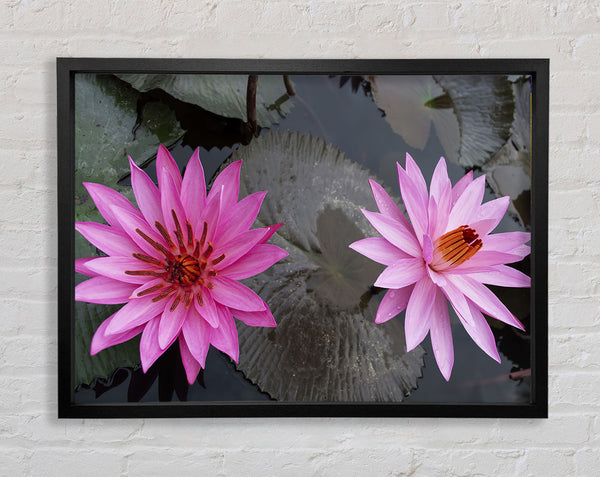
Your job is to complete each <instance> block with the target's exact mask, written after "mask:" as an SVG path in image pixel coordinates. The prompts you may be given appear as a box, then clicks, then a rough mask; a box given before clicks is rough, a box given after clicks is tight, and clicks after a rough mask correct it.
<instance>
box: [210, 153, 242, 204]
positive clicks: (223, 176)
mask: <svg viewBox="0 0 600 477" xmlns="http://www.w3.org/2000/svg"><path fill="white" fill-rule="evenodd" d="M241 167H242V161H236V162H233V163H231V164H229V165H228V166H227V167H226V168H225V169H224V170H223V171H222V172H221V173H220V174H219V175H218V176H217V178H216V179H215V181H214V182H213V185H212V187H211V189H210V192H209V194H208V197H209V198H210V197H211V196H213V195H214V194H215V193H217V192H218V191H219V189H221V186H223V198H222V199H221V200H222V203H223V207H224V209H228V208H230V207H233V206H234V205H235V204H236V203H237V200H238V194H239V190H240V169H241Z"/></svg>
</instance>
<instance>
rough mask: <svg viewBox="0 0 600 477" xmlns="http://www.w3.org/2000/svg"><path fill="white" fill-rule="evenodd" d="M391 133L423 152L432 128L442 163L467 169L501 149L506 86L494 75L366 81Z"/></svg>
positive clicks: (507, 114)
mask: <svg viewBox="0 0 600 477" xmlns="http://www.w3.org/2000/svg"><path fill="white" fill-rule="evenodd" d="M369 80H370V81H371V86H372V91H373V97H374V99H375V102H376V103H377V105H378V106H379V107H380V108H381V109H382V110H383V111H384V112H385V114H386V120H387V121H388V123H389V124H390V125H391V127H392V129H393V130H394V131H395V132H396V133H398V134H400V136H402V138H403V139H404V140H405V141H406V143H407V144H408V145H409V146H411V147H415V148H418V149H421V150H423V149H424V148H425V145H426V144H427V141H428V139H429V135H430V132H431V124H432V123H433V126H434V128H435V133H436V134H437V136H438V138H439V140H440V143H441V145H442V147H443V148H444V151H445V155H446V158H447V159H449V160H451V161H453V162H456V163H458V164H460V165H461V166H464V167H467V168H472V167H474V166H481V165H482V164H483V163H485V162H486V161H487V160H488V159H489V158H490V157H491V156H492V155H493V154H494V153H496V152H497V151H498V149H500V147H502V145H503V144H504V143H505V142H506V140H507V138H508V136H509V130H510V126H511V124H512V120H513V112H514V107H515V106H514V99H513V93H512V88H511V83H510V82H509V81H508V79H507V78H506V77H505V76H500V75H488V76H483V75H469V76H466V75H448V76H425V75H422V76H371V77H370V78H369Z"/></svg>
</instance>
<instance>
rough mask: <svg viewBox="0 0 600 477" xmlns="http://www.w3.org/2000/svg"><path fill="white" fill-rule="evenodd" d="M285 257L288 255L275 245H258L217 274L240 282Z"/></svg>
mask: <svg viewBox="0 0 600 477" xmlns="http://www.w3.org/2000/svg"><path fill="white" fill-rule="evenodd" d="M287 256H288V253H287V252H286V251H285V250H283V249H281V248H279V247H277V246H275V245H270V244H258V245H256V246H255V247H254V248H253V249H252V250H250V251H249V252H248V253H246V255H244V256H243V257H242V258H240V259H239V260H237V261H236V262H235V263H234V264H232V265H230V266H229V267H227V268H223V269H222V270H219V273H220V274H221V276H224V277H227V278H231V279H232V280H242V279H244V278H248V277H252V276H254V275H256V274H258V273H261V272H264V271H265V270H266V269H268V268H269V267H271V266H272V265H273V264H275V263H277V262H278V261H279V260H281V259H282V258H285V257H287ZM217 266H218V264H217Z"/></svg>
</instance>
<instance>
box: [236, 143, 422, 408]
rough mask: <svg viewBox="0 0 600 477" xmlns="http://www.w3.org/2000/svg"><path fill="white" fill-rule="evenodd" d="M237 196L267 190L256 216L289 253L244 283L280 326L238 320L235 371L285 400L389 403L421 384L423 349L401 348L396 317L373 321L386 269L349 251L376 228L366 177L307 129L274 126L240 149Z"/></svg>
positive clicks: (399, 323)
mask: <svg viewBox="0 0 600 477" xmlns="http://www.w3.org/2000/svg"><path fill="white" fill-rule="evenodd" d="M240 158H243V165H242V177H241V183H240V195H241V196H244V195H247V194H249V193H251V192H254V191H257V190H268V191H269V193H268V194H267V196H266V198H265V201H264V202H263V206H262V207H261V211H260V214H259V216H258V221H259V222H261V223H265V224H272V223H278V222H284V223H285V225H284V226H283V227H282V228H281V229H279V231H278V232H277V233H276V234H275V235H274V236H273V238H272V239H271V243H274V244H275V245H278V246H280V247H282V248H284V249H285V250H286V251H287V252H288V253H289V256H288V257H286V258H285V259H283V260H281V261H279V262H278V263H276V264H275V265H273V266H272V267H271V268H269V269H268V270H266V271H265V272H262V273H260V274H259V275H257V276H256V277H252V278H250V279H248V280H246V281H245V282H246V284H247V285H248V286H250V287H251V288H253V289H254V290H255V291H256V292H257V293H259V294H260V296H261V297H262V298H263V299H264V300H265V301H267V303H268V304H269V306H270V308H271V311H272V312H273V316H274V317H275V320H276V321H277V323H278V325H277V327H276V328H254V327H249V326H246V325H244V324H243V323H239V326H238V333H239V343H240V358H239V364H238V369H239V370H241V371H242V372H243V373H244V374H245V375H246V377H247V378H249V379H250V380H251V381H253V382H254V383H256V384H257V385H258V386H259V387H260V389H261V390H262V391H264V392H267V393H269V394H270V395H271V396H272V397H274V398H276V399H278V400H282V401H354V402H359V401H394V402H398V401H401V400H402V399H403V397H404V396H405V395H407V394H408V393H410V392H411V391H412V390H413V389H415V388H416V386H417V379H418V377H420V376H421V368H422V366H423V355H424V350H423V349H422V348H421V347H417V348H416V349H415V350H413V351H411V352H409V353H407V352H406V344H405V340H404V327H403V324H402V320H400V319H395V320H390V321H389V322H387V323H384V324H381V325H377V324H375V323H374V318H375V313H376V311H377V307H378V306H379V302H380V300H381V298H382V297H383V293H384V291H383V290H377V289H374V288H373V286H372V285H373V282H374V281H375V279H376V277H377V275H378V274H379V273H380V272H381V270H382V269H383V267H382V266H381V265H378V264H376V263H374V262H372V261H371V260H369V259H367V258H365V257H363V256H362V255H360V254H357V253H355V252H354V251H352V250H350V249H349V248H348V245H349V244H350V243H351V242H353V241H355V240H358V239H361V238H364V237H367V236H373V235H375V231H374V230H373V229H372V228H371V225H370V224H369V223H368V221H367V220H366V219H365V217H364V216H363V214H362V213H361V212H360V208H367V209H371V210H375V208H376V205H375V202H374V200H373V196H372V193H371V190H370V187H369V182H368V179H369V178H370V176H369V174H368V173H367V172H366V171H365V170H363V169H361V167H360V166H359V165H357V164H356V163H353V162H351V161H349V160H348V159H346V158H345V156H344V154H343V153H341V152H340V151H339V150H338V149H337V148H336V147H335V146H332V145H330V144H326V143H325V142H324V141H323V140H321V139H319V138H314V137H312V136H311V135H301V134H299V133H297V132H295V133H291V132H278V131H276V132H271V133H269V134H264V135H261V136H260V137H259V138H257V139H256V140H255V141H253V142H252V143H251V144H250V145H248V146H246V147H240V148H239V149H237V150H236V151H235V152H234V153H233V156H232V158H231V160H237V159H240Z"/></svg>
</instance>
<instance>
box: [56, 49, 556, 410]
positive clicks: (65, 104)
mask: <svg viewBox="0 0 600 477" xmlns="http://www.w3.org/2000/svg"><path fill="white" fill-rule="evenodd" d="M56 65H57V129H58V155H57V168H58V277H57V278H58V417H59V418H148V417H161V418H166V417H172V418H174V417H178V418H181V417H488V418H498V417H504V418H546V417H547V416H548V356H547V353H548V320H547V316H548V312H547V301H548V300H547V299H548V291H547V290H548V280H547V274H548V272H547V257H548V114H549V112H548V109H549V107H548V106H549V99H548V98H549V60H548V59H410V60H250V59H244V60H240V59H158V58H157V59H141V58H58V59H57V63H56ZM77 73H153V74H158V73H207V74H216V73H220V74H275V73H277V74H302V75H313V74H315V75H316V74H318V75H364V74H367V73H368V74H374V75H375V74H377V75H407V74H412V75H417V74H423V75H425V74H428V75H434V74H435V75H439V74H447V75H451V74H461V75H475V74H503V75H505V74H508V75H530V76H531V84H532V103H531V108H532V110H531V111H532V117H533V122H532V125H531V134H532V138H531V141H532V156H531V163H532V169H531V180H532V186H531V187H532V189H531V190H532V194H531V233H532V238H531V245H532V252H531V275H532V284H531V303H530V307H531V316H532V317H534V319H532V329H531V336H532V342H531V363H532V366H531V369H532V375H531V380H532V385H531V386H532V387H531V389H532V393H531V396H532V398H531V402H530V403H528V404H454V403H443V404H440V403H432V404H426V403H425V404H417V403H391V404H388V403H374V402H370V403H340V402H336V403H290V402H271V401H269V402H244V403H239V402H206V403H181V402H177V403H153V404H141V403H126V404H76V403H74V400H73V359H74V350H73V327H74V292H73V290H74V286H75V278H74V275H75V272H74V268H73V263H74V187H75V184H74V167H75V166H74V164H75V137H74V136H75V131H74V111H75V94H74V78H75V75H76V74H77Z"/></svg>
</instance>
